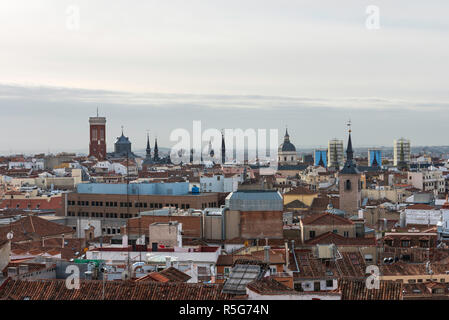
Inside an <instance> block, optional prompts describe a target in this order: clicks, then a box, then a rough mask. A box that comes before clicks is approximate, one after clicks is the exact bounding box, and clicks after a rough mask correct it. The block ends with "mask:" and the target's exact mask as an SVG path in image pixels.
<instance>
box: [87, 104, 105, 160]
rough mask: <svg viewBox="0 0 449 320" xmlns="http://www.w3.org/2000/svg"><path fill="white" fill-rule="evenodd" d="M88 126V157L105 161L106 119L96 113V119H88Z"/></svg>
mask: <svg viewBox="0 0 449 320" xmlns="http://www.w3.org/2000/svg"><path fill="white" fill-rule="evenodd" d="M89 125H90V140H89V157H95V158H97V159H98V160H99V161H103V160H106V118H105V117H99V116H98V111H97V116H96V117H90V118H89Z"/></svg>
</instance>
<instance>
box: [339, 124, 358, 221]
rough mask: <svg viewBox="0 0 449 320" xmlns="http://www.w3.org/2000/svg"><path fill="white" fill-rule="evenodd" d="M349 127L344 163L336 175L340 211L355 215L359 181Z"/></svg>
mask: <svg viewBox="0 0 449 320" xmlns="http://www.w3.org/2000/svg"><path fill="white" fill-rule="evenodd" d="M348 126H349V137H348V146H347V149H346V162H345V165H344V167H343V169H342V170H340V172H339V173H338V180H339V182H338V184H339V186H338V188H339V194H340V210H343V211H345V212H346V213H347V214H350V215H353V214H357V212H358V209H359V208H360V206H361V200H362V197H361V191H362V190H361V189H362V185H361V180H360V177H361V175H360V172H359V170H358V169H357V166H356V164H355V162H354V151H353V150H352V141H351V127H350V124H348Z"/></svg>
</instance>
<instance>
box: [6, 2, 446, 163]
mask: <svg viewBox="0 0 449 320" xmlns="http://www.w3.org/2000/svg"><path fill="white" fill-rule="evenodd" d="M372 5H374V6H376V7H377V8H378V10H379V11H378V12H379V14H378V17H379V19H378V21H379V27H380V28H379V29H374V30H372V29H368V28H367V26H366V21H367V19H369V18H370V17H371V14H370V13H367V7H368V6H372ZM448 9H449V2H447V1H446V0H442V1H437V0H434V1H432V0H429V1H412V0H408V1H405V0H395V1H379V0H377V1H376V0H370V1H364V0H345V1H342V2H340V1H338V2H337V1H334V0H333V1H330V0H329V1H313V0H310V1H300V0H297V1H294V0H290V1H288V0H277V1H274V0H273V1H267V0H239V1H234V0H226V1H223V0H220V1H218V0H189V1H177V0H145V1H144V0H134V1H123V0H114V1H103V0H87V1H84V0H71V1H66V0H58V1H54V0H53V1H52V0H33V1H25V0H15V1H2V2H0V39H1V41H0V70H1V72H0V111H1V114H2V116H1V119H2V121H1V126H0V133H1V134H0V153H3V154H9V153H20V152H48V151H50V152H59V151H79V152H82V151H84V152H87V149H88V139H89V137H88V118H89V116H93V115H95V114H96V109H97V107H98V108H99V111H100V115H102V116H106V117H107V121H108V122H107V142H108V150H112V148H113V143H114V141H115V139H116V137H118V136H119V135H120V134H121V126H124V131H125V135H127V136H129V137H130V140H131V141H132V143H133V148H137V149H143V148H145V143H146V132H147V130H149V131H150V135H151V137H152V139H153V138H154V137H155V136H157V137H158V143H159V145H160V146H165V147H170V146H172V145H173V144H174V143H175V142H171V141H170V140H169V135H170V132H172V130H174V129H176V128H185V129H187V130H191V128H192V121H194V120H201V121H202V125H203V127H204V128H217V129H222V128H242V129H246V128H254V129H260V128H262V129H270V128H278V129H279V130H280V136H282V134H283V132H284V130H285V128H286V127H288V129H289V133H290V138H291V141H292V142H293V143H294V144H295V145H296V146H297V147H298V148H309V147H323V146H326V145H327V141H328V140H329V139H331V138H342V139H343V138H345V136H346V132H345V130H346V122H347V121H348V119H351V122H352V124H353V143H354V145H355V146H391V145H392V142H393V139H395V138H399V137H402V136H404V137H407V138H409V139H410V140H411V142H412V145H448V144H449V142H448V127H449V126H448V124H449V112H448V111H449V100H448V98H449V90H448V84H449V79H448V75H449V63H448V61H447V57H448V56H449V42H448V41H447V39H448V36H449V20H448V19H447V12H448ZM369 21H371V20H369ZM152 143H154V142H152Z"/></svg>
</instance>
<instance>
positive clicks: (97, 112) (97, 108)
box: [97, 107, 98, 118]
mask: <svg viewBox="0 0 449 320" xmlns="http://www.w3.org/2000/svg"><path fill="white" fill-rule="evenodd" d="M97 118H98V107H97Z"/></svg>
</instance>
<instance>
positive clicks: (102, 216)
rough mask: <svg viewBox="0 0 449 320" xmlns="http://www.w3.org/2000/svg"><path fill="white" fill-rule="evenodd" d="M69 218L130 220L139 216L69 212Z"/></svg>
mask: <svg viewBox="0 0 449 320" xmlns="http://www.w3.org/2000/svg"><path fill="white" fill-rule="evenodd" d="M67 216H69V217H91V218H120V219H129V218H132V217H137V216H138V214H137V213H136V214H132V213H120V214H119V213H113V212H106V213H103V212H90V213H89V212H82V211H81V212H73V211H67Z"/></svg>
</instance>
